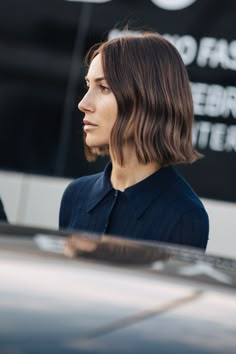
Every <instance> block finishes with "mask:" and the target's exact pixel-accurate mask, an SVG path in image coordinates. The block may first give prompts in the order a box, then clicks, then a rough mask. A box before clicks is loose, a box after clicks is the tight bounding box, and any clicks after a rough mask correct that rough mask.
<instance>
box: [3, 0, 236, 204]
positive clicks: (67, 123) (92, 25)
mask: <svg viewBox="0 0 236 354" xmlns="http://www.w3.org/2000/svg"><path fill="white" fill-rule="evenodd" d="M235 16H236V3H235V1H233V0H228V1H227V2H225V1H215V0H205V1H202V0H195V1H193V0H192V1H190V0H178V1H177V0H176V1H173V0H172V1H170V0H169V1H168V0H143V1H135V4H134V2H133V1H116V0H110V1H106V2H104V1H99V2H96V3H95V2H90V1H83V2H80V1H75V2H72V1H63V0H40V1H39V0H37V1H36V0H35V1H33V2H32V1H30V0H21V1H20V2H19V1H18V0H9V1H8V2H1V4H0V53H1V54H0V121H1V129H0V151H1V154H0V169H9V170H17V171H23V172H30V173H38V174H46V175H55V176H59V175H60V176H64V177H77V176H81V175H84V174H90V173H94V172H97V171H98V170H101V169H102V168H103V166H104V165H105V163H106V162H107V159H99V161H97V162H96V163H93V164H91V163H87V162H86V160H85V158H84V155H83V147H82V142H81V141H82V139H81V138H82V115H81V114H80V113H79V112H78V110H77V103H78V101H79V100H80V99H81V97H82V96H83V94H84V79H83V77H84V74H85V68H84V66H83V61H82V58H83V56H84V54H85V52H86V50H87V49H88V48H89V47H90V46H91V45H92V44H94V43H96V42H98V41H101V40H104V39H106V38H107V37H108V36H114V35H119V28H121V27H122V26H123V25H125V24H127V23H128V22H129V23H130V25H131V27H132V28H133V30H139V29H150V30H153V31H157V32H159V33H161V34H163V35H165V36H166V37H167V38H168V39H169V40H170V41H171V42H172V43H173V44H174V45H175V46H176V47H177V49H178V50H179V52H180V54H181V56H182V58H183V60H184V62H185V64H186V66H187V69H188V73H189V77H190V81H191V87H192V93H193V99H194V109H195V118H196V120H195V127H194V134H193V141H194V145H195V147H196V148H197V149H198V150H199V151H200V152H201V153H203V154H204V155H205V158H204V159H202V160H201V161H198V162H196V163H195V164H193V165H191V166H187V165H186V166H178V169H180V170H181V172H182V173H183V174H184V175H185V177H186V179H187V180H188V181H189V182H190V184H191V185H192V186H193V187H194V189H195V190H196V192H197V193H198V194H200V196H202V197H208V198H215V199H221V200H228V201H236V188H235V181H236V27H235Z"/></svg>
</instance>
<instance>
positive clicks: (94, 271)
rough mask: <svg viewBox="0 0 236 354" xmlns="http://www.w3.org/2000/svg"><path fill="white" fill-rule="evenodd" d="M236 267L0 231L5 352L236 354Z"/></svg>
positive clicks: (172, 252) (179, 253) (133, 247)
mask: <svg viewBox="0 0 236 354" xmlns="http://www.w3.org/2000/svg"><path fill="white" fill-rule="evenodd" d="M71 249H73V252H72V251H71ZM68 251H70V252H68ZM235 268H236V267H235V261H234V260H230V259H223V258H221V259H220V258H219V259H217V258H215V257H209V256H205V255H204V254H202V253H200V252H195V251H194V250H190V249H189V250H188V249H182V248H172V247H170V246H168V247H165V246H163V245H162V246H157V245H156V246H153V245H151V244H145V243H137V242H131V241H128V240H124V239H122V240H121V239H114V238H111V239H110V238H109V237H107V236H106V237H97V236H96V235H84V234H78V235H68V236H67V235H66V234H62V233H60V234H58V233H57V232H53V231H51V232H50V231H49V230H43V229H33V228H31V229H29V228H17V227H6V226H5V227H3V226H2V227H1V226H0V313H1V317H0V347H1V352H3V353H4V354H5V353H7V354H9V353H11V354H15V353H22V354H26V353H27V354H28V353H36V354H38V353H48V354H50V353H133V352H135V353H156V352H157V350H158V351H160V353H188V354H189V353H190V354H191V353H196V354H199V353H200V354H201V353H219V354H222V353H235V347H236V326H235V318H236V291H235V284H236V282H235V273H236V272H235Z"/></svg>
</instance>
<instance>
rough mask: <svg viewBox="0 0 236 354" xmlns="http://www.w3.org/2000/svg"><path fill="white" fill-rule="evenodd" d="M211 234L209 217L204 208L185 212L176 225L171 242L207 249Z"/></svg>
mask: <svg viewBox="0 0 236 354" xmlns="http://www.w3.org/2000/svg"><path fill="white" fill-rule="evenodd" d="M208 235H209V219H208V215H207V212H206V211H205V209H204V208H195V209H192V210H190V211H188V212H186V213H185V214H183V215H182V216H181V217H180V218H179V220H178V221H177V223H176V224H175V225H174V227H173V229H172V232H171V236H170V240H169V241H170V242H172V243H175V244H180V245H185V246H191V247H196V248H200V249H203V250H205V249H206V247H207V242H208Z"/></svg>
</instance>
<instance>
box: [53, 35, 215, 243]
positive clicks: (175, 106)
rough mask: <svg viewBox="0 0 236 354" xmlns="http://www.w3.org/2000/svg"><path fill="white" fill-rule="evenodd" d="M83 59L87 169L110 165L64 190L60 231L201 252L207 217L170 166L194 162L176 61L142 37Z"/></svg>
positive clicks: (186, 99)
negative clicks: (103, 161) (103, 162)
mask: <svg viewBox="0 0 236 354" xmlns="http://www.w3.org/2000/svg"><path fill="white" fill-rule="evenodd" d="M86 59H87V64H88V73H87V76H86V78H85V79H86V83H87V86H88V91H87V93H86V94H85V96H84V97H83V99H82V101H81V102H80V103H79V105H78V108H79V110H80V111H82V112H83V113H84V119H83V123H84V133H85V153H86V156H87V159H88V160H90V161H91V160H94V159H95V158H96V156H97V155H100V154H106V153H108V154H109V155H110V159H111V162H110V163H109V164H108V165H107V166H106V168H105V170H104V172H102V173H98V174H96V175H91V176H86V177H81V178H79V179H77V180H75V181H73V182H72V183H71V184H70V185H69V186H68V187H67V189H66V191H65V192H64V195H63V198H62V202H61V208H60V222H59V224H60V227H61V228H67V229H76V230H84V231H88V232H96V233H108V234H111V235H117V236H123V237H127V238H130V239H140V240H152V241H162V242H171V243H174V244H182V245H188V246H194V247H198V248H202V249H205V248H206V245H207V240H208V231H209V223H208V216H207V213H206V211H205V209H204V206H203V205H202V203H201V201H200V200H199V198H198V197H197V195H196V194H195V193H194V192H193V190H192V189H191V188H190V186H189V185H188V184H187V182H186V181H185V180H184V179H183V178H182V177H181V175H180V174H178V173H177V172H176V171H175V169H174V167H173V166H172V165H174V164H177V163H189V162H193V161H195V160H197V159H198V158H199V157H200V155H199V154H198V153H197V152H196V151H195V150H194V149H193V147H192V138H191V137H192V124H193V102H192V96H191V91H190V86H189V81H188V75H187V72H186V69H185V67H184V64H183V62H182V59H181V57H180V55H179V53H178V52H177V50H176V49H175V48H174V47H173V46H172V44H170V43H169V42H168V41H167V40H166V39H164V38H163V37H162V36H161V35H159V34H154V33H144V34H140V35H137V36H126V37H123V38H116V39H112V40H109V41H107V42H105V43H102V44H98V45H96V46H94V47H92V48H91V49H90V51H89V53H88V54H87V58H86Z"/></svg>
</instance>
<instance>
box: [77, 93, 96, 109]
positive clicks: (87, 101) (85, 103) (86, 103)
mask: <svg viewBox="0 0 236 354" xmlns="http://www.w3.org/2000/svg"><path fill="white" fill-rule="evenodd" d="M78 109H79V110H80V111H81V112H84V113H86V112H93V111H94V103H93V100H92V98H91V95H90V93H89V91H88V92H87V93H86V94H85V95H84V97H83V98H82V100H81V101H80V102H79V103H78Z"/></svg>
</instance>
